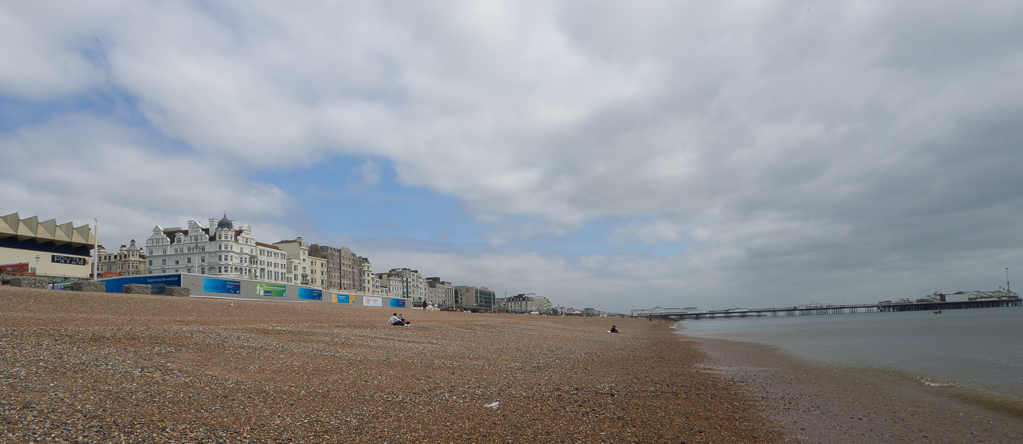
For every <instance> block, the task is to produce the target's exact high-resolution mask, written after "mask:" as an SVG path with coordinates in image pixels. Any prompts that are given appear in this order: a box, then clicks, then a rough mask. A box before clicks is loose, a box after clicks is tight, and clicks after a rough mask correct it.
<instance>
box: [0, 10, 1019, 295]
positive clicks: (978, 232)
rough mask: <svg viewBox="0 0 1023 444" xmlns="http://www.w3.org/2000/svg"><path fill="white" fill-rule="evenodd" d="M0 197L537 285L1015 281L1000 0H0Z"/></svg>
mask: <svg viewBox="0 0 1023 444" xmlns="http://www.w3.org/2000/svg"><path fill="white" fill-rule="evenodd" d="M0 41H3V42H4V44H3V45H0V60H2V61H3V63H0V213H2V214H3V215H6V214H11V213H15V212H17V213H19V214H20V215H21V216H22V217H30V216H38V217H39V218H40V220H48V219H56V220H57V221H58V223H64V222H67V221H74V222H75V225H76V226H78V225H84V224H89V225H93V224H94V220H98V221H99V227H98V228H99V231H98V237H99V241H100V242H101V243H103V244H105V245H106V246H107V248H116V247H118V246H119V245H122V244H127V243H128V242H129V241H130V240H131V239H135V240H136V241H138V242H139V243H140V244H144V243H145V239H146V238H148V237H149V235H150V234H151V232H152V230H153V228H154V227H155V226H157V225H159V226H161V227H164V228H168V227H175V226H186V225H187V221H188V220H198V221H202V222H203V223H204V224H205V221H207V220H208V219H209V218H211V217H218V218H219V217H222V216H223V215H224V214H225V213H226V214H227V215H228V217H230V218H231V219H234V220H236V221H237V223H239V224H246V225H251V226H252V228H253V234H254V236H255V237H256V239H257V240H258V241H260V242H265V243H273V242H277V241H279V240H283V239H294V238H295V237H299V236H301V237H302V238H303V239H305V240H306V241H308V242H311V243H319V244H325V245H332V246H344V247H348V248H351V249H352V250H353V251H354V252H355V253H356V254H358V255H360V256H363V257H366V258H368V259H369V260H370V262H371V263H372V265H373V271H374V272H386V271H387V270H389V269H391V268H412V269H416V270H419V271H420V273H422V274H423V275H424V276H438V277H441V278H442V279H444V280H446V281H450V282H452V283H453V284H454V285H470V286H485V287H488V288H490V289H491V290H494V291H495V292H496V293H497V295H498V296H504V295H506V294H507V295H509V296H511V295H516V294H520V293H535V294H537V295H540V296H544V297H547V298H549V299H550V300H551V301H552V303H553V304H554V305H562V306H567V307H575V308H586V307H592V308H597V309H600V310H607V311H617V312H628V310H629V309H630V308H633V307H634V308H651V307H655V306H660V307H699V308H701V309H724V308H734V307H746V308H760V307H778V306H791V305H797V304H805V303H811V302H817V303H847V304H851V303H872V302H877V301H881V300H889V299H890V300H895V299H899V298H903V297H908V298H917V297H921V296H924V295H927V294H930V293H932V292H934V291H940V292H945V293H950V292H955V291H957V290H963V291H969V290H996V289H998V288H1000V287H1003V286H1004V285H1005V284H1006V281H1007V279H1008V280H1011V278H1012V275H1015V276H1017V277H1018V278H1017V279H1018V280H1019V281H1020V284H1019V285H1020V286H1019V287H1018V288H1020V289H1023V251H1021V245H1023V229H1021V228H1023V222H1021V221H1023V186H1021V181H1020V178H1021V174H1020V167H1021V166H1023V81H1020V79H1021V78H1023V3H1021V2H1018V1H982V2H935V1H933V0H927V1H900V2H891V1H854V2H820V1H771V0H765V1H728V0H723V1H715V2H705V1H687V0H678V1H629V2H620V1H559V0H540V1H529V0H521V1H519V0H517V1H464V2H463V1H424V2H408V1H386V0H374V1H356V0H351V1H343V2H338V1H314V0H309V1H297V2H277V1H259V0H245V1H178V0H174V1H136V0H131V1H127V0H125V1H120V0H109V1H102V0H98V1H91V2H72V1H65V2H58V1H54V2H4V3H3V4H2V5H0Z"/></svg>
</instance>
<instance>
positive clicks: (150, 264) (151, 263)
mask: <svg viewBox="0 0 1023 444" xmlns="http://www.w3.org/2000/svg"><path fill="white" fill-rule="evenodd" d="M149 266H150V267H152V266H153V260H152V259H150V260H149Z"/></svg>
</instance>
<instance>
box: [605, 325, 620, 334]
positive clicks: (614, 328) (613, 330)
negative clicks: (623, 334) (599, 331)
mask: <svg viewBox="0 0 1023 444" xmlns="http://www.w3.org/2000/svg"><path fill="white" fill-rule="evenodd" d="M607 332H608V333H618V328H616V327H615V326H614V325H612V326H611V329H610V330H608V331H607Z"/></svg>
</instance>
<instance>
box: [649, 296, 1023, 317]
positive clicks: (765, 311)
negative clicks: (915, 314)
mask: <svg viewBox="0 0 1023 444" xmlns="http://www.w3.org/2000/svg"><path fill="white" fill-rule="evenodd" d="M1020 306H1023V299H1021V298H1019V297H1007V298H1000V299H980V300H973V301H958V302H905V303H888V302H885V303H877V304H858V305H822V306H813V307H784V308H756V309H739V310H736V309H733V310H710V311H693V310H691V309H664V308H662V309H656V310H634V314H633V316H634V317H642V318H671V319H677V320H695V319H723V318H752V317H767V316H809V315H828V314H845V313H872V312H884V313H888V312H897V311H942V310H957V309H964V308H996V307H1020Z"/></svg>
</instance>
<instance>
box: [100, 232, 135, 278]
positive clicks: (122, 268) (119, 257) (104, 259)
mask: <svg viewBox="0 0 1023 444" xmlns="http://www.w3.org/2000/svg"><path fill="white" fill-rule="evenodd" d="M96 257H97V259H96V261H97V264H98V268H97V271H96V272H97V274H99V276H100V277H111V276H138V275H141V274H146V254H145V251H143V250H142V249H141V248H139V247H138V245H136V244H135V239H132V240H131V244H130V245H121V248H120V249H118V250H117V252H116V253H107V250H106V248H103V245H100V246H99V248H98V252H97V254H96Z"/></svg>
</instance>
